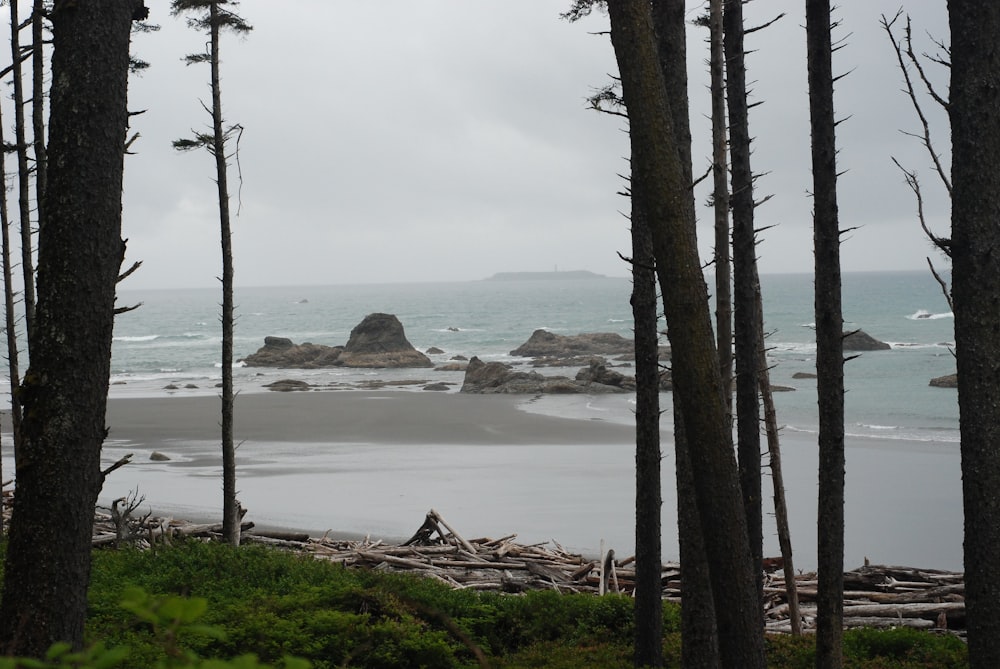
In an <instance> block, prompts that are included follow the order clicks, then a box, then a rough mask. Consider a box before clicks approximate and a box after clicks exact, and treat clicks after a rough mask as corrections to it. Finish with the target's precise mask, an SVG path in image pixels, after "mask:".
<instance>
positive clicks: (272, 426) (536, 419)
mask: <svg viewBox="0 0 1000 669" xmlns="http://www.w3.org/2000/svg"><path fill="white" fill-rule="evenodd" d="M526 401H530V397H525V396H513V395H461V394H457V393H432V392H422V391H414V392H407V391H384V390H379V391H330V392H291V393H277V392H269V393H249V394H242V395H239V396H238V397H237V398H236V405H235V406H236V409H235V413H236V439H237V441H242V440H254V441H281V442H305V443H377V444H469V445H473V444H494V445H496V444H539V445H541V444H566V443H576V444H627V443H634V438H635V437H634V435H635V430H634V429H633V428H632V427H631V426H626V425H617V424H614V423H609V422H604V421H600V420H589V421H584V420H574V419H569V418H556V417H552V416H544V415H537V414H532V413H528V412H525V411H521V410H520V409H518V408H517V406H518V405H519V404H521V403H524V402H526ZM219 414H220V400H219V398H218V397H216V396H201V397H162V398H134V399H133V398H115V397H112V398H110V399H109V400H108V423H107V424H108V427H109V428H110V430H111V431H110V434H109V438H110V439H112V440H120V439H123V440H128V441H130V442H133V443H135V444H137V445H138V444H142V445H146V446H150V447H153V448H156V444H161V443H162V442H163V441H164V440H169V442H170V443H171V444H173V445H174V446H178V445H180V443H182V442H183V441H184V440H194V441H200V440H212V439H218V436H219Z"/></svg>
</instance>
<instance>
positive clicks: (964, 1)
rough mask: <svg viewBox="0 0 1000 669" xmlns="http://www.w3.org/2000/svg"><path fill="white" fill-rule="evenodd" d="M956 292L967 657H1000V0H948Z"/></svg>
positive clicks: (999, 661) (977, 666)
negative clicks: (999, 38) (998, 41)
mask: <svg viewBox="0 0 1000 669" xmlns="http://www.w3.org/2000/svg"><path fill="white" fill-rule="evenodd" d="M948 14H949V20H950V24H951V92H950V104H949V114H950V118H951V139H952V163H951V177H952V187H953V189H954V190H953V193H952V222H951V225H952V238H951V261H952V299H953V301H954V309H955V350H956V354H957V358H958V406H959V416H960V430H961V438H962V490H963V499H964V506H965V601H966V612H967V616H968V623H967V624H968V631H969V664H970V666H971V667H973V669H987V667H1000V522H998V518H1000V447H998V445H1000V336H998V333H1000V251H998V246H1000V201H998V200H997V192H1000V165H998V160H1000V158H998V156H1000V51H998V50H997V46H996V36H997V35H998V34H1000V4H997V3H994V2H973V1H972V0H950V1H949V3H948Z"/></svg>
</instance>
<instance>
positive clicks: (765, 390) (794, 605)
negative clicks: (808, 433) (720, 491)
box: [755, 277, 802, 636]
mask: <svg viewBox="0 0 1000 669" xmlns="http://www.w3.org/2000/svg"><path fill="white" fill-rule="evenodd" d="M755 289H756V292H757V313H758V314H760V316H761V320H760V323H759V328H760V329H759V330H758V341H759V342H760V362H761V366H760V398H761V403H762V404H763V405H764V431H765V433H766V434H767V454H768V457H769V458H770V462H771V486H772V487H773V488H774V518H775V523H776V525H777V530H778V546H779V547H780V548H781V560H782V565H783V571H784V574H785V598H786V599H787V600H788V619H789V621H790V622H791V624H792V634H793V635H794V636H799V635H801V634H802V619H801V617H800V616H799V592H798V587H797V586H796V584H795V565H794V561H793V559H792V533H791V530H790V529H789V527H788V505H787V504H786V503H785V477H784V475H783V474H782V472H781V444H780V440H779V438H778V417H777V412H776V411H775V408H774V393H772V392H771V372H770V370H769V368H768V366H767V350H766V349H765V347H764V319H763V316H764V304H763V298H762V297H761V291H760V278H759V277H758V278H757V280H756V286H755Z"/></svg>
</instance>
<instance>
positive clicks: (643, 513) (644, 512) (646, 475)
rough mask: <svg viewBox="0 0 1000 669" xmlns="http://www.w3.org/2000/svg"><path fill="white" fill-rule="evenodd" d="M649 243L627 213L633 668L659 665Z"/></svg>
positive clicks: (655, 367) (658, 502) (656, 419)
mask: <svg viewBox="0 0 1000 669" xmlns="http://www.w3.org/2000/svg"><path fill="white" fill-rule="evenodd" d="M658 313H659V310H658V309H657V302H656V272H655V270H654V269H653V242H652V240H651V239H650V236H649V227H648V226H647V225H646V221H645V218H644V216H643V214H642V211H641V210H639V209H637V208H635V207H633V209H632V318H633V320H634V321H635V385H636V389H635V572H636V583H635V666H637V667H661V666H663V584H662V582H661V579H662V575H663V559H662V557H661V553H662V549H661V540H662V537H661V536H660V527H661V524H662V522H661V519H660V512H661V507H662V505H663V494H662V490H661V483H660V362H659V355H658V350H659V331H658V328H657V315H658Z"/></svg>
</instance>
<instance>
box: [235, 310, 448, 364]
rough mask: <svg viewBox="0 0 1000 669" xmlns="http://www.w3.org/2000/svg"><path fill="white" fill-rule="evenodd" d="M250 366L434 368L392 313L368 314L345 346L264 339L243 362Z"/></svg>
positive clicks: (283, 338) (284, 338) (285, 339)
mask: <svg viewBox="0 0 1000 669" xmlns="http://www.w3.org/2000/svg"><path fill="white" fill-rule="evenodd" d="M243 363H244V364H245V365H246V366H247V367H282V368H294V369H314V368H317V367H433V366H434V363H432V362H431V361H430V358H428V357H427V356H426V355H424V354H423V353H421V352H420V351H418V350H416V349H415V348H413V345H412V344H410V342H409V341H407V339H406V335H405V334H404V333H403V325H402V323H400V322H399V319H398V318H396V317H395V316H393V315H392V314H369V315H368V316H365V318H364V320H362V321H361V323H359V324H358V325H357V326H355V328H354V329H353V330H351V337H350V339H349V340H348V342H347V345H346V346H324V345H322V344H311V343H308V342H307V343H305V344H295V343H294V342H292V340H291V339H288V338H286V337H265V338H264V346H263V347H261V348H260V349H258V350H257V352H256V353H252V354H250V355H248V356H247V357H246V358H244V359H243Z"/></svg>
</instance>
